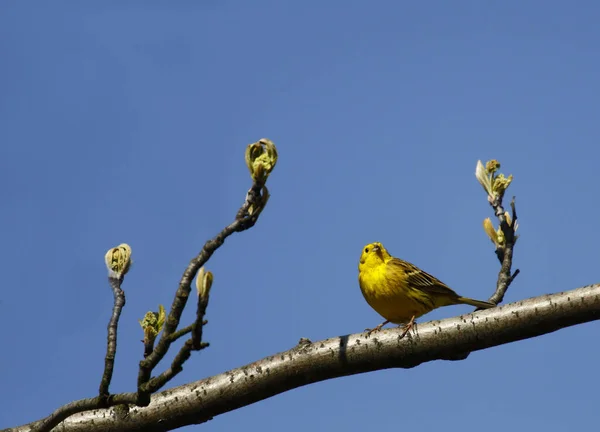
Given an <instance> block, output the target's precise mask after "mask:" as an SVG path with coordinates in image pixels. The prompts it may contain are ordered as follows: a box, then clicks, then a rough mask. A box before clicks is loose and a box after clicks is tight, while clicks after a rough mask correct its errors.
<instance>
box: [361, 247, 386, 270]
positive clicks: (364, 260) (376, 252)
mask: <svg viewBox="0 0 600 432" xmlns="http://www.w3.org/2000/svg"><path fill="white" fill-rule="evenodd" d="M389 256H390V254H389V253H388V251H387V250H386V249H385V248H384V247H383V245H382V244H381V243H379V242H375V243H369V244H368V245H366V246H365V247H364V248H363V250H362V254H361V255H360V264H361V265H365V266H368V267H371V266H376V265H379V264H382V263H384V262H385V261H386V259H387V258H389Z"/></svg>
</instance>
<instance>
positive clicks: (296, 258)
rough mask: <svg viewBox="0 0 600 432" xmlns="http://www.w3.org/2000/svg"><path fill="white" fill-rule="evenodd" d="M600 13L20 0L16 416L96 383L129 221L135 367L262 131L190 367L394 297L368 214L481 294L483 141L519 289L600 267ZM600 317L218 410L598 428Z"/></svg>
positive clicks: (565, 283) (406, 246) (563, 6)
mask: <svg viewBox="0 0 600 432" xmlns="http://www.w3.org/2000/svg"><path fill="white" fill-rule="evenodd" d="M599 18H600V5H599V4H598V3H596V2H591V1H581V2H577V3H576V5H575V4H574V3H573V4H568V3H567V2H557V1H550V0H548V1H533V0H531V1H526V2H516V1H513V2H478V1H457V2H442V1H433V2H427V4H425V3H422V2H400V1H395V2H394V1H378V2H371V3H367V2H359V1H341V0H338V1H333V0H331V1H328V2H316V1H308V2H291V1H290V2H284V1H279V2H277V1H259V0H257V1H253V2H242V1H203V2H191V1H181V2H140V1H138V2H133V1H132V2H127V4H126V5H125V4H122V3H121V2H59V1H56V2H27V3H26V2H3V3H2V4H1V5H0V56H1V58H2V67H0V94H1V95H2V96H1V97H0V143H1V145H0V164H1V166H0V180H1V184H2V200H3V211H2V212H1V214H0V223H1V225H2V227H3V228H2V229H1V230H0V235H1V240H2V244H3V245H4V247H3V248H2V251H1V252H0V253H1V256H0V259H1V261H2V263H3V265H2V267H3V268H2V272H3V277H4V279H3V285H4V289H3V290H2V298H1V300H0V308H1V309H2V316H3V322H4V326H5V328H4V332H3V335H4V336H3V343H2V344H3V350H4V354H3V355H2V356H0V370H2V371H3V373H2V377H1V378H0V382H1V384H2V385H1V387H2V388H3V389H4V391H3V392H2V395H0V406H2V410H1V412H0V427H9V426H15V425H18V424H21V423H25V422H28V421H32V420H35V419H39V418H41V417H43V416H45V415H47V414H49V413H50V412H51V411H52V410H53V409H55V408H56V407H58V406H60V405H61V404H64V403H66V402H70V401H72V400H75V399H79V398H83V397H88V396H93V395H95V393H96V391H97V388H98V384H99V380H100V376H101V372H102V367H103V358H104V350H105V340H106V324H107V322H108V318H109V315H110V310H111V307H112V293H111V290H110V288H109V286H108V284H107V282H106V269H105V266H104V261H103V257H104V253H105V252H106V250H107V249H108V248H110V247H112V246H115V245H117V244H119V243H121V242H127V243H129V244H130V245H131V247H132V249H133V258H134V266H133V268H132V270H131V272H130V274H129V275H128V276H127V279H126V281H125V284H124V289H125V291H126V294H127V305H126V307H125V309H124V312H123V315H122V318H121V326H120V333H119V349H118V354H117V363H116V370H115V374H114V379H113V384H112V386H111V390H113V391H115V392H120V391H132V390H133V389H134V388H135V382H136V367H137V363H138V361H139V359H140V356H141V355H142V351H143V347H142V344H141V343H140V342H139V341H140V339H141V338H142V333H141V329H140V327H139V324H138V322H137V320H138V319H140V318H141V317H142V316H143V315H144V313H145V312H146V311H147V310H149V309H156V308H157V305H158V304H159V303H162V304H165V305H170V304H171V300H172V297H173V294H174V292H175V289H176V287H177V282H178V280H179V277H180V275H181V273H182V272H183V270H184V269H185V267H186V265H187V263H188V262H189V260H190V259H191V258H192V257H193V256H194V255H195V254H196V253H197V252H198V251H199V250H200V248H201V247H202V245H203V243H204V242H205V241H206V240H207V239H208V238H210V237H212V236H213V235H214V234H216V233H217V232H218V231H219V230H220V229H221V228H222V227H223V226H225V225H226V224H228V223H230V222H231V220H232V218H233V217H234V215H235V212H236V211H237V208H238V207H239V205H240V204H241V203H242V201H243V199H244V195H245V193H246V190H247V189H248V187H249V185H250V179H249V175H248V172H247V169H246V167H245V165H244V159H243V153H244V149H245V147H246V145H247V144H248V143H250V142H254V141H256V140H258V139H260V138H262V137H267V138H270V139H272V140H273V141H274V142H275V143H276V144H277V146H278V149H279V154H280V160H279V163H278V165H277V167H276V169H275V171H274V172H273V173H272V175H271V178H270V179H269V188H270V191H271V194H272V197H271V200H270V202H269V204H268V207H267V208H266V210H265V212H264V213H263V214H262V216H261V218H260V220H259V222H258V224H257V225H256V226H255V227H254V228H253V229H252V230H250V231H248V232H244V233H242V234H237V235H235V236H233V237H232V238H230V239H229V240H227V242H226V243H225V245H224V247H223V248H222V249H220V250H219V251H218V252H217V253H216V254H215V255H214V256H213V258H212V259H211V260H210V262H209V264H208V266H207V268H208V269H209V270H211V271H213V272H214V274H215V284H214V286H213V291H212V295H211V302H210V306H209V310H208V319H209V320H210V323H209V325H208V326H207V327H206V330H205V336H206V339H207V340H208V341H209V342H210V343H211V346H210V348H209V349H207V350H205V351H203V352H202V353H200V354H197V355H194V356H193V357H192V359H191V360H190V361H188V363H186V365H185V369H184V371H183V372H182V373H181V374H180V375H179V376H178V377H177V378H176V379H175V380H174V381H173V382H172V385H179V384H182V383H185V382H189V381H193V380H198V379H201V378H204V377H207V376H210V375H214V374H217V373H220V372H223V371H226V370H228V369H231V368H235V367H238V366H242V365H244V364H246V363H249V362H252V361H255V360H257V359H260V358H262V357H264V356H267V355H269V354H273V353H276V352H279V351H283V350H287V349H289V348H291V347H292V346H294V345H295V344H296V343H297V342H298V340H299V339H300V337H307V338H310V339H312V340H319V339H323V338H328V337H334V336H338V335H343V334H348V333H355V332H359V331H362V330H363V329H364V328H365V327H372V326H374V325H376V324H378V323H379V322H380V318H379V316H378V315H377V314H376V313H375V312H374V311H372V310H371V309H370V308H369V307H368V306H367V304H366V303H365V302H364V300H363V298H362V296H361V294H360V290H359V288H358V283H357V262H358V258H359V255H360V251H361V248H362V246H363V245H364V244H366V243H368V242H372V241H381V242H383V243H384V244H385V245H386V246H387V247H388V249H389V250H390V252H391V253H392V254H394V255H396V256H400V257H402V258H405V259H407V260H409V261H411V262H413V263H415V264H417V265H419V266H420V267H422V268H424V269H425V270H426V271H428V272H430V273H433V274H435V275H436V276H437V277H439V278H440V279H441V280H443V281H444V282H446V283H447V284H448V285H450V286H452V287H453V288H455V289H456V290H457V291H458V292H460V293H461V294H463V295H466V296H469V297H475V298H486V297H488V296H489V295H490V294H491V293H492V291H493V287H494V283H495V278H496V274H497V270H498V263H497V260H496V258H495V255H494V253H493V246H492V244H491V243H490V242H489V240H488V239H487V238H486V236H485V234H484V232H483V230H482V227H481V223H482V220H483V219H484V218H485V217H488V216H491V215H492V213H491V209H490V208H489V206H488V205H487V202H486V199H485V195H484V193H483V190H482V189H481V187H480V186H479V184H478V183H477V182H476V180H475V177H474V170H475V164H476V162H477V160H478V159H482V160H484V161H485V160H487V159H490V158H497V159H499V160H500V161H501V162H502V164H503V169H502V171H504V172H506V173H507V174H509V173H512V174H514V175H515V180H514V183H513V185H512V186H511V188H510V189H509V192H508V194H509V196H510V195H513V194H515V195H517V203H518V210H519V215H520V222H521V226H520V234H521V238H520V240H519V243H518V245H517V249H516V255H515V264H516V266H517V267H518V268H520V269H521V272H522V273H521V275H519V277H518V278H517V279H516V281H515V283H514V285H513V286H512V287H511V289H510V290H509V292H508V295H507V297H506V301H508V302H511V301H516V300H519V299H523V298H527V297H532V296H537V295H541V294H545V293H551V292H558V291H563V290H566V289H572V288H576V287H579V286H582V285H586V284H590V283H594V282H598V275H597V265H598V264H597V263H598V253H597V244H598V243H599V234H598V229H597V217H596V215H597V214H598V212H599V211H600V204H599V202H598V200H597V190H596V189H597V169H598V158H599V154H600V151H599V150H598V143H599V141H600V131H599V128H598V122H597V119H598V113H599V108H600V106H599V102H598V95H599V90H600V84H599V81H598V69H599V60H598V55H597V53H598V51H597V49H598V45H599V44H600V29H599V28H598V26H597V23H598V20H599ZM469 310H470V309H469V308H468V307H463V306H455V307H451V308H450V307H449V308H443V309H440V310H437V311H434V312H433V313H431V314H430V315H428V316H426V317H423V318H422V319H421V321H426V320H428V319H433V318H442V317H449V316H453V315H456V314H460V313H465V312H468V311H469ZM193 316H194V310H193V309H192V308H190V310H188V311H187V313H186V314H185V323H188V322H191V320H192V318H193ZM599 330H600V327H599V324H597V323H591V324H586V325H581V326H577V327H574V328H570V329H566V330H563V331H560V332H557V333H554V334H551V335H547V336H544V337H540V338H537V339H535V340H527V341H522V342H518V343H514V344H511V345H507V346H502V347H497V348H493V349H490V350H486V351H484V352H479V353H474V354H472V355H471V356H470V357H469V358H468V359H467V360H466V361H462V362H434V363H428V364H425V365H422V366H420V367H417V368H414V369H412V370H400V369H399V370H386V371H380V372H374V373H369V374H364V375H359V376H353V377H347V378H342V379H337V380H331V381H327V382H323V383H319V384H316V385H312V386H308V387H304V388H300V389H296V390H293V391H291V392H288V393H286V394H283V395H280V396H277V397H274V398H272V399H269V400H266V401H263V402H260V403H257V404H255V405H252V406H249V407H245V408H243V409H240V410H237V411H235V412H232V413H228V414H225V415H222V416H219V417H217V418H215V419H214V420H212V421H211V422H209V423H207V424H205V425H203V426H201V427H202V430H204V431H222V430H237V429H239V428H241V427H244V428H249V429H250V430H263V431H264V430H281V429H282V428H284V427H285V428H286V430H289V431H292V432H293V431H304V430H305V429H306V427H307V425H310V426H311V427H313V428H314V429H315V430H348V431H364V430H377V429H380V428H381V429H390V428H394V429H398V428H402V429H404V430H437V429H441V428H443V429H444V430H445V431H459V430H465V428H467V429H468V428H470V427H473V426H472V425H481V424H485V429H486V431H487V432H495V431H505V430H507V428H510V429H513V430H515V429H518V430H528V429H533V428H535V429H540V428H541V429H543V430H545V431H546V432H552V431H564V430H567V428H569V429H580V430H590V429H591V428H592V425H596V424H597V415H596V414H595V410H596V408H597V405H598V396H597V392H596V390H595V389H594V388H592V387H590V386H589V379H590V376H593V375H592V374H593V373H594V372H595V371H596V370H597V365H598V362H599V361H600V348H599V347H598V344H597V343H590V340H594V341H595V340H596V339H597V334H598V331H599ZM162 367H165V366H164V365H161V368H160V370H162ZM574 413H577V415H574ZM298 419H300V420H298ZM196 429H198V430H199V429H200V428H199V427H197V428H196V427H188V428H185V429H183V430H196Z"/></svg>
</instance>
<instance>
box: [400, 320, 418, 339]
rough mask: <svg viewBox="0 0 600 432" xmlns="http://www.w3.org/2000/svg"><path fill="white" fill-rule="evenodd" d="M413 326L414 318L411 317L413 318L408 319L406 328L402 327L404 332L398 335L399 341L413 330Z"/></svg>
mask: <svg viewBox="0 0 600 432" xmlns="http://www.w3.org/2000/svg"><path fill="white" fill-rule="evenodd" d="M414 326H415V316H414V315H413V317H412V318H411V319H410V321H409V322H408V324H406V326H404V331H403V332H402V334H401V335H400V339H402V338H403V337H404V336H406V333H408V332H409V331H410V329H411V328H413V327H414Z"/></svg>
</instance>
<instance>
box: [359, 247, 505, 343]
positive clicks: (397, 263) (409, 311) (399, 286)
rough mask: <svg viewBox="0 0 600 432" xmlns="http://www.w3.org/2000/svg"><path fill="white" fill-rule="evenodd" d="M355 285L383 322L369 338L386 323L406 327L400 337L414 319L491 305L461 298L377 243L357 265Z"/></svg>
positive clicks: (362, 255) (364, 253)
mask: <svg viewBox="0 0 600 432" xmlns="http://www.w3.org/2000/svg"><path fill="white" fill-rule="evenodd" d="M358 283H359V285H360V290H361V291H362V293H363V296H364V297H365V300H366V301H367V303H369V305H370V306H371V307H372V308H373V309H375V311H376V312H377V313H378V314H379V315H381V316H382V317H384V318H385V321H384V322H383V323H381V324H379V325H378V326H377V327H375V328H374V329H372V330H368V331H369V334H371V333H372V332H374V331H379V330H381V328H382V327H383V326H384V325H386V324H387V323H389V322H392V323H394V324H406V326H405V328H404V332H403V333H402V336H401V337H404V336H405V335H406V333H408V331H409V330H410V329H411V328H412V326H413V325H414V322H415V319H416V318H418V317H420V316H421V315H425V314H426V313H428V312H431V311H432V310H434V309H437V308H439V307H442V306H450V305H455V304H468V305H471V306H475V307H479V308H483V309H488V308H491V307H494V306H496V305H495V304H493V303H489V302H485V301H480V300H473V299H470V298H467V297H461V296H459V295H458V294H457V293H455V292H454V291H453V290H452V289H450V288H449V287H448V286H447V285H446V284H444V283H443V282H441V281H440V280H438V279H436V278H435V277H433V276H431V275H430V274H428V273H425V272H424V271H423V270H421V269H420V268H418V267H416V266H414V265H413V264H411V263H409V262H406V261H403V260H401V259H399V258H394V257H393V256H391V255H390V254H389V253H388V251H387V250H386V249H385V248H384V247H383V245H382V244H381V243H379V242H377V243H370V244H368V245H366V246H365V247H364V249H363V251H362V254H361V256H360V263H359V264H358Z"/></svg>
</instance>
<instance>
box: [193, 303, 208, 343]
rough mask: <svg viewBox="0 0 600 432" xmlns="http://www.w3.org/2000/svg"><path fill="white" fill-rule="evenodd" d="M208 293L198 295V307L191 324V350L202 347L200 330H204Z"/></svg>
mask: <svg viewBox="0 0 600 432" xmlns="http://www.w3.org/2000/svg"><path fill="white" fill-rule="evenodd" d="M208 299H209V295H208V292H205V293H202V294H198V306H197V308H196V321H195V322H194V324H192V339H191V340H192V349H194V350H199V349H200V346H201V345H202V329H203V328H204V315H206V308H207V307H208Z"/></svg>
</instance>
